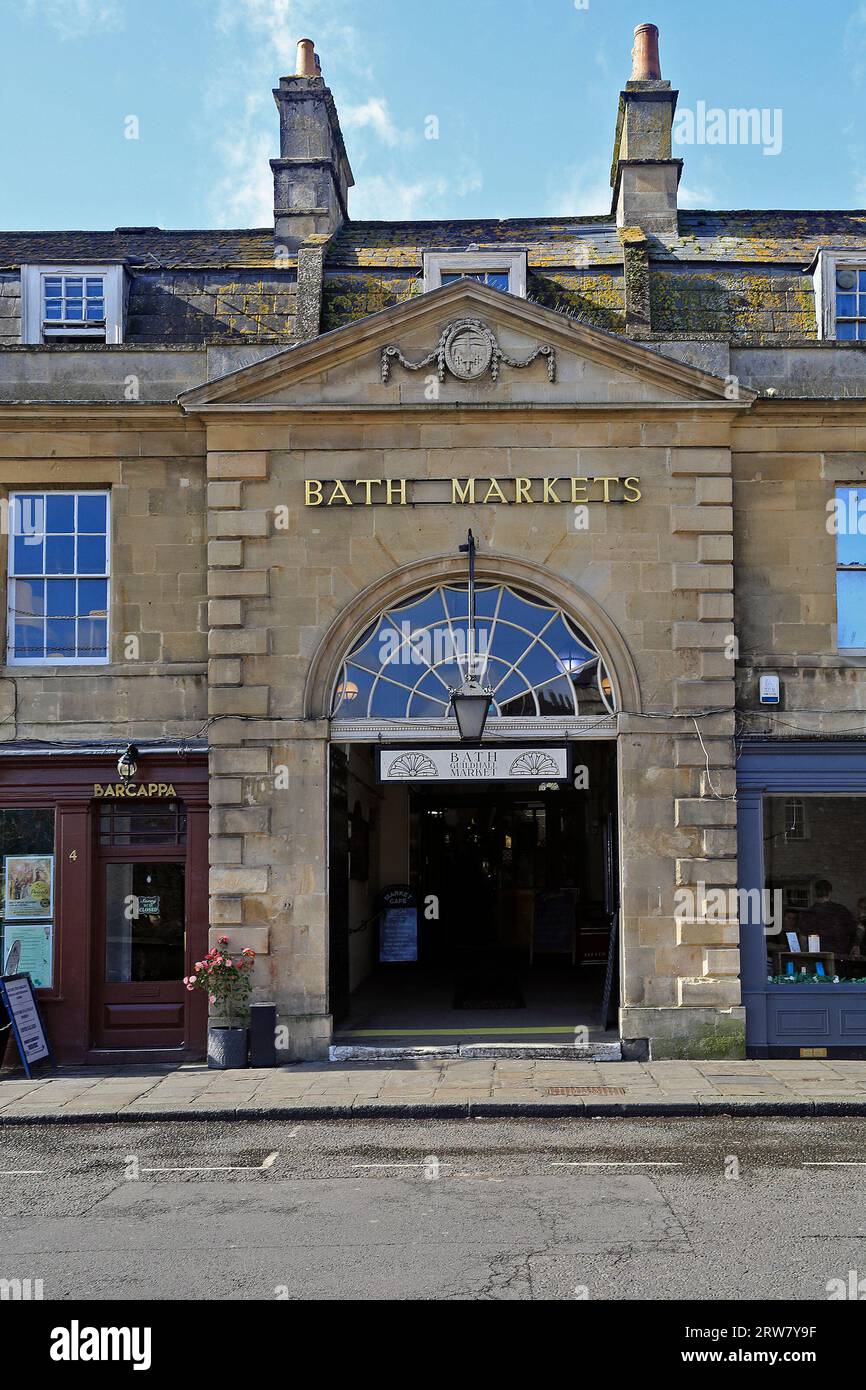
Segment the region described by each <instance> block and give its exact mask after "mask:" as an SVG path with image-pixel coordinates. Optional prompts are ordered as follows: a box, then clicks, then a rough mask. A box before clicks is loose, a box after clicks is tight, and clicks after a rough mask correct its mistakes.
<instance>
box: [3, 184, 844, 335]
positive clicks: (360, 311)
mask: <svg viewBox="0 0 866 1390" xmlns="http://www.w3.org/2000/svg"><path fill="white" fill-rule="evenodd" d="M469 246H477V247H478V248H479V249H481V250H484V249H486V248H495V247H505V246H509V247H515V248H520V247H525V248H526V251H527V260H528V265H529V287H528V288H529V293H530V296H531V297H532V298H533V299H535V300H536V301H537V302H539V303H542V304H546V305H547V306H548V307H550V308H553V309H557V310H559V311H561V312H565V313H568V314H570V315H573V316H574V317H575V318H578V319H580V320H582V321H583V322H586V323H589V324H591V325H593V326H595V327H598V328H604V329H606V330H608V331H610V332H615V333H616V332H620V333H621V332H625V304H624V287H623V250H622V245H621V243H620V240H619V236H618V233H617V228H616V226H615V224H614V222H613V220H612V218H611V217H610V216H595V217H578V216H574V217H556V218H551V217H544V218H541V217H526V218H521V217H518V218H503V219H497V218H484V219H477V220H469V219H464V220H444V219H443V220H432V221H404V222H349V223H347V224H346V226H344V227H343V228H342V229H341V231H340V232H339V233H338V235H337V236H336V237H334V239H333V240H332V241H331V242H330V243H329V244H328V246H327V250H326V256H325V276H324V285H323V303H322V322H321V326H322V330H323V331H327V330H330V329H334V328H338V327H340V326H341V325H342V324H345V323H350V322H352V321H355V320H357V319H359V318H362V317H365V316H366V315H368V314H372V313H376V312H377V311H378V310H380V309H383V308H386V307H387V306H388V305H391V304H396V303H399V302H401V301H402V300H405V299H407V298H409V297H410V296H412V295H414V294H417V293H419V292H420V290H421V288H422V284H421V279H420V272H421V266H422V253H423V252H424V251H425V250H448V249H452V250H453V249H458V248H466V247H469ZM823 246H834V247H840V248H846V247H851V248H857V249H863V248H864V247H866V211H864V210H854V211H844V210H841V211H814V212H811V211H789V210H767V211H755V210H752V209H745V210H741V211H726V212H716V211H689V210H682V211H681V212H680V214H679V233H678V235H676V236H661V237H659V236H653V237H650V238H649V251H650V293H651V298H652V305H653V308H652V319H653V329H654V330H655V331H657V332H660V333H662V334H669V335H673V336H677V335H686V336H688V335H691V334H701V335H703V334H710V335H719V336H723V337H725V336H727V337H730V338H732V339H743V338H748V339H751V340H757V341H762V342H767V343H777V342H778V343H784V342H785V341H789V340H790V339H791V338H814V337H816V336H817V325H816V321H815V303H814V292H813V286H812V279H811V275H810V274H808V273H807V272H808V268H809V267H810V264H811V262H812V260H813V259H814V256H815V253H816V251H817V250H818V249H819V248H821V247H823ZM64 260H68V261H78V262H81V263H84V264H87V263H95V264H99V263H101V262H102V263H104V262H107V261H113V260H123V261H125V262H126V263H127V265H128V267H129V270H130V272H131V275H132V282H131V293H130V303H129V321H128V339H127V341H129V342H146V343H165V344H166V345H168V344H170V343H191V342H236V341H260V342H286V341H291V340H292V339H293V336H294V329H295V311H296V283H295V281H296V261H295V260H294V259H287V260H285V261H281V262H279V264H277V265H275V263H274V243H273V231H272V229H271V228H270V227H261V228H252V229H246V230H245V229H240V230H239V229H231V230H197V231H195V230H194V231H165V230H162V229H160V228H157V227H137V228H136V227H130V228H122V227H120V228H116V229H115V230H114V231H97V232H86V231H71V232H62V231H60V232H6V233H0V274H3V273H5V275H6V276H14V275H15V273H16V272H17V269H18V267H19V266H20V265H21V264H22V262H23V263H26V262H35V263H37V264H40V263H42V264H45V263H50V262H52V261H64ZM0 288H2V287H0ZM7 326H8V329H9V333H8V334H6V335H4V333H3V331H2V329H3V324H2V323H0V342H5V341H9V342H15V341H17V338H18V333H17V327H16V325H15V324H14V322H13V320H12V319H11V318H10V319H8V323H7Z"/></svg>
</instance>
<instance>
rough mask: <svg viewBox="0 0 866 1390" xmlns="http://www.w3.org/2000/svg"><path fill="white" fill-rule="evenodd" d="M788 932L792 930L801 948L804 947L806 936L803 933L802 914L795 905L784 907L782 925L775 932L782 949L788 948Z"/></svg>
mask: <svg viewBox="0 0 866 1390" xmlns="http://www.w3.org/2000/svg"><path fill="white" fill-rule="evenodd" d="M788 932H793V933H794V935H795V936H796V938H797V940H798V941H799V943H800V946H801V948H805V942H806V938H805V937H804V935H803V916H802V913H800V912H798V911H797V909H796V908H795V907H786V908H785V915H784V917H783V918H782V925H781V927H780V928H779V931H778V932H777V934H776V940H777V942H780V943H781V945H782V948H783V950H787V949H788Z"/></svg>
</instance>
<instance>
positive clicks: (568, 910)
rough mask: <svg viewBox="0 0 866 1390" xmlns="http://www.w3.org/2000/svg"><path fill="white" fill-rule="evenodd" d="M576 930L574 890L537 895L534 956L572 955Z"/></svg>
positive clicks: (533, 930)
mask: <svg viewBox="0 0 866 1390" xmlns="http://www.w3.org/2000/svg"><path fill="white" fill-rule="evenodd" d="M575 930H576V928H575V917H574V894H573V893H569V892H558V893H538V894H536V898H535V917H534V920H533V924H532V952H533V955H548V954H549V955H564V956H574V950H575Z"/></svg>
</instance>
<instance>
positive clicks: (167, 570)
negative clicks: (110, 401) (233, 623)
mask: <svg viewBox="0 0 866 1390" xmlns="http://www.w3.org/2000/svg"><path fill="white" fill-rule="evenodd" d="M204 474H205V464H204V458H203V434H202V431H201V430H200V428H199V426H198V424H197V422H195V421H191V420H185V419H183V418H182V417H181V416H180V413H179V412H178V411H177V409H176V408H174V409H171V410H163V411H153V412H150V413H148V412H145V411H144V410H142V409H141V408H139V410H138V412H136V411H134V410H132V409H131V408H129V409H127V410H126V411H125V412H124V411H112V413H111V414H110V415H109V414H103V415H99V416H93V415H90V416H89V417H86V418H83V419H80V420H79V419H76V418H71V417H69V415H68V413H64V412H63V411H62V410H61V411H59V412H55V411H51V410H50V409H47V410H46V411H44V412H43V413H42V414H41V415H40V414H39V413H38V412H37V411H36V410H30V411H29V412H23V413H22V412H21V411H17V412H13V411H12V410H11V409H10V410H9V411H8V412H6V413H5V414H4V413H3V412H2V411H0V498H2V500H3V501H4V502H5V499H6V497H7V496H8V494H9V492H10V491H14V490H16V489H21V488H22V487H23V488H29V489H37V488H46V489H49V490H50V489H63V488H87V487H110V488H111V509H112V558H111V581H110V634H111V635H110V655H111V660H110V663H109V664H107V665H101V666H80V667H79V666H36V667H20V666H11V667H10V666H7V667H5V668H4V670H3V673H2V678H0V738H3V739H4V740H7V741H8V740H14V739H50V740H52V741H56V740H58V739H59V738H62V739H63V740H64V741H74V740H86V739H105V738H127V737H129V736H130V733H134V735H135V737H136V738H139V739H141V740H144V739H146V738H156V737H164V736H174V735H177V736H182V737H190V736H192V735H194V734H195V733H197V732H198V731H199V730H200V729H201V727H202V725H203V723H204V720H205V717H206V692H205V682H206V664H205V663H206V631H205V625H204V617H205V614H204V608H205V601H206V599H205V588H206V569H205V563H206V550H205V536H204V530H205V492H204V487H205V481H204ZM4 515H5V511H4ZM6 550H7V535H6V529H5V527H4V528H3V534H2V536H0V567H2V574H3V576H4V593H5V575H6V572H7V554H6ZM5 623H6V604H5V603H4V604H3V605H2V615H0V626H2V631H0V641H2V643H3V649H4V651H5V644H6V632H5Z"/></svg>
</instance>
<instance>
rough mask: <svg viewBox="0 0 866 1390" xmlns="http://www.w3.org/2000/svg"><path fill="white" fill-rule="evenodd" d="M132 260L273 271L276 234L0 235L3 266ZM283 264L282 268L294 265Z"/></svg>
mask: <svg viewBox="0 0 866 1390" xmlns="http://www.w3.org/2000/svg"><path fill="white" fill-rule="evenodd" d="M55 260H57V261H63V260H70V261H81V262H83V263H85V264H86V263H87V262H99V261H118V260H128V261H129V262H130V264H131V267H132V268H135V266H136V265H140V266H141V268H142V269H153V270H157V269H167V270H172V269H184V268H188V267H199V266H201V267H205V268H207V267H213V268H228V267H233V266H237V267H243V268H250V269H257V268H258V269H265V268H266V267H267V268H270V269H274V268H275V266H276V262H275V259H274V234H273V230H272V229H271V228H270V227H263V228H252V229H251V230H225V231H223V230H218V231H208V230H202V231H197V230H193V231H164V230H162V229H157V230H149V229H142V230H141V231H134V230H131V231H111V232H107V231H106V232H84V231H80V232H76V231H72V232H64V231H59V232H0V267H2V268H3V269H7V270H8V269H16V268H17V267H18V266H19V265H21V264H22V263H23V264H27V263H28V262H31V261H32V262H35V263H36V264H39V263H40V262H50V261H55ZM295 264H296V261H295V260H294V259H292V260H289V259H281V260H280V262H279V266H277V267H276V268H280V267H286V266H294V265H295Z"/></svg>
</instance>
